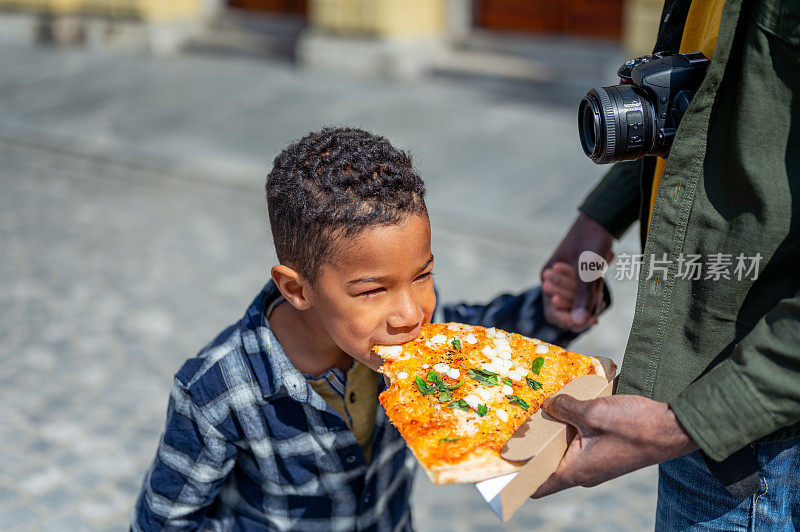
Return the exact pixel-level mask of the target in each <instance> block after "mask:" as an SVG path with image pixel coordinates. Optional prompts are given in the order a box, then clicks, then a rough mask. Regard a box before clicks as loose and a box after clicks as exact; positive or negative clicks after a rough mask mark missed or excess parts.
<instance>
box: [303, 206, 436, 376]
mask: <svg viewBox="0 0 800 532" xmlns="http://www.w3.org/2000/svg"><path fill="white" fill-rule="evenodd" d="M336 244H337V248H338V251H337V252H336V257H335V260H332V261H328V262H327V263H326V264H325V265H323V266H322V268H321V269H320V272H319V275H318V277H317V279H316V280H315V282H314V283H313V286H312V287H311V289H310V293H309V300H310V302H311V304H312V306H313V307H314V309H315V310H316V312H317V315H318V316H319V318H320V320H321V321H322V324H323V325H324V327H325V329H326V331H327V332H328V334H329V335H330V336H331V338H332V339H333V341H334V342H336V344H337V345H338V346H339V347H340V348H341V349H342V350H343V351H344V352H345V353H347V354H349V355H350V356H352V357H354V358H356V359H357V360H360V361H361V362H363V363H365V364H366V365H368V366H370V367H372V368H373V369H376V368H377V367H378V366H380V364H381V361H380V359H379V358H378V357H377V356H376V355H374V354H372V353H371V349H372V346H374V345H379V344H382V345H387V344H400V343H404V342H407V341H409V340H413V339H414V338H416V337H417V336H418V335H419V333H420V328H421V327H422V325H423V324H424V323H427V322H429V321H430V320H431V316H432V315H433V308H434V307H435V306H436V295H435V294H434V291H433V279H432V274H431V271H432V269H433V254H432V253H431V230H430V223H429V222H428V219H427V217H422V216H418V215H409V216H408V217H407V218H406V219H405V220H404V221H403V222H402V223H400V224H398V225H390V226H375V227H369V228H367V229H365V230H364V231H362V232H361V233H359V234H358V235H356V236H354V237H350V238H342V239H341V240H340V241H338V242H337V243H336Z"/></svg>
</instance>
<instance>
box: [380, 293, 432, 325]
mask: <svg viewBox="0 0 800 532" xmlns="http://www.w3.org/2000/svg"><path fill="white" fill-rule="evenodd" d="M424 318H425V313H424V312H423V310H422V306H421V305H420V304H419V303H417V301H416V300H415V299H414V298H413V297H409V296H405V297H403V298H401V299H400V301H398V304H397V306H396V307H395V309H394V312H392V314H391V315H390V316H389V320H388V324H389V327H391V328H392V329H400V330H401V331H402V332H410V331H411V329H415V328H416V327H417V326H419V325H421V324H422V321H423V319H424Z"/></svg>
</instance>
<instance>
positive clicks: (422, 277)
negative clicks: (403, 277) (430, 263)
mask: <svg viewBox="0 0 800 532" xmlns="http://www.w3.org/2000/svg"><path fill="white" fill-rule="evenodd" d="M430 277H433V272H425V273H423V274H421V275H419V276H418V277H417V278H416V279H414V280H415V281H422V280H424V279H428V278H430Z"/></svg>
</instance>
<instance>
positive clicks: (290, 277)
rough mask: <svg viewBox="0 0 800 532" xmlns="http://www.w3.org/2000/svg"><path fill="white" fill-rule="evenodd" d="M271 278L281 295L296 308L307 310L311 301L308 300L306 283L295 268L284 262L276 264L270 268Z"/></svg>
mask: <svg viewBox="0 0 800 532" xmlns="http://www.w3.org/2000/svg"><path fill="white" fill-rule="evenodd" d="M270 273H271V275H272V280H273V281H275V285H276V286H277V287H278V290H280V291H281V294H283V297H285V298H286V301H288V302H289V304H290V305H292V306H293V307H294V308H296V309H297V310H308V309H310V308H311V302H310V301H309V300H308V284H307V281H306V280H305V279H303V278H302V277H300V274H299V273H297V271H296V270H294V269H292V268H290V267H289V266H286V265H284V264H276V265H275V266H273V267H272V270H271V272H270Z"/></svg>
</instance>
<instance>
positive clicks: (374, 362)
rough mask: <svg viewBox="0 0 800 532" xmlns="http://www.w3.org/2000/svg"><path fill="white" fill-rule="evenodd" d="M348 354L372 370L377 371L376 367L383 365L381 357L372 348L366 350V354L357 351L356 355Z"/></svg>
mask: <svg viewBox="0 0 800 532" xmlns="http://www.w3.org/2000/svg"><path fill="white" fill-rule="evenodd" d="M350 356H352V357H353V358H355V359H356V360H358V361H359V362H361V363H362V364H364V365H365V366H367V367H368V368H370V369H372V370H374V371H378V368H380V367H381V366H382V365H383V359H381V357H379V356H378V355H376V354H375V353H374V352H373V351H372V350H370V351H368V352H367V353H366V354H365V353H359V354H358V355H350Z"/></svg>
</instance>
